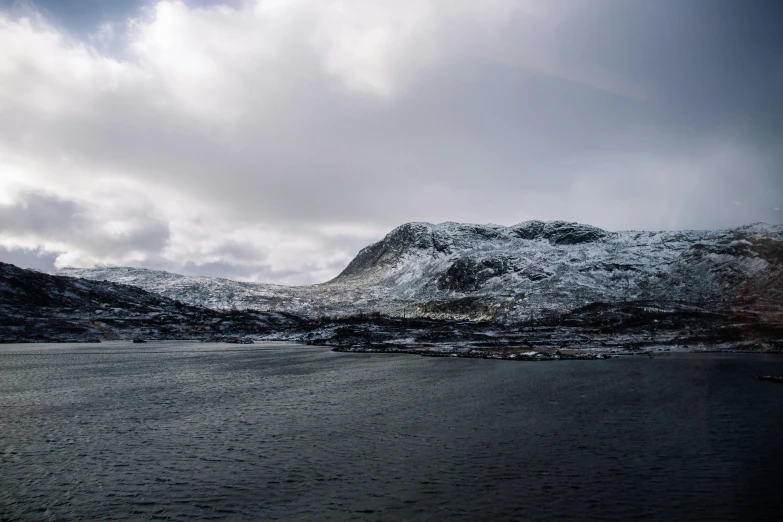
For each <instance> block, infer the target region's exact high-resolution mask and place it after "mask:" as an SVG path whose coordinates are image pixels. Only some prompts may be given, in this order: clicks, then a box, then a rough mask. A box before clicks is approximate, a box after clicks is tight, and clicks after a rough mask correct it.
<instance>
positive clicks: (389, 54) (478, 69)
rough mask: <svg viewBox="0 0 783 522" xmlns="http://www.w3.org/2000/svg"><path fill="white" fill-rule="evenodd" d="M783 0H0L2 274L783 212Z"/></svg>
mask: <svg viewBox="0 0 783 522" xmlns="http://www.w3.org/2000/svg"><path fill="white" fill-rule="evenodd" d="M781 20H783V2H779V1H778V0H772V1H765V0H753V1H747V0H733V1H729V0H656V1H654V2H652V1H649V0H578V1H577V0H548V1H546V2H542V1H539V0H535V1H532V0H518V1H517V0H484V1H481V2H476V1H472V0H470V1H467V0H465V1H463V0H396V1H395V2H389V1H373V0H342V1H331V0H229V1H217V0H214V1H210V0H185V1H175V0H142V1H138V0H124V1H117V0H72V1H68V0H33V1H17V0H0V261H5V262H11V263H14V264H17V265H19V266H22V267H29V268H36V269H39V270H53V269H55V268H63V267H69V266H73V267H90V266H105V265H109V266H111V265H116V266H137V267H145V268H154V269H163V270H169V271H172V272H177V273H184V274H189V275H206V276H216V277H227V278H231V279H239V280H247V281H258V282H268V283H279V284H296V285H298V284H310V283H317V282H323V281H326V280H329V279H330V278H332V277H334V276H335V275H337V274H338V273H339V272H340V271H341V270H342V269H343V268H344V267H345V266H346V265H347V263H348V262H349V261H350V260H351V259H352V258H353V256H355V255H356V253H357V252H358V251H359V250H360V249H361V248H362V247H364V246H366V245H368V244H370V243H372V242H374V241H377V240H379V239H381V238H382V237H383V236H384V235H385V234H386V233H388V232H389V231H390V230H391V229H393V228H394V227H396V226H398V225H401V224H403V223H407V222H411V221H428V222H435V223H437V222H443V221H458V222H471V223H496V224H501V225H513V224H516V223H519V222H522V221H526V220H529V219H542V220H555V219H561V220H567V221H577V222H580V223H588V224H591V225H595V226H599V227H602V228H605V229H607V230H659V229H686V228H687V229H715V228H725V227H734V226H740V225H744V224H748V223H753V222H759V221H762V222H767V223H771V224H780V223H782V222H783V218H781V211H780V208H782V207H783V31H780V21H781Z"/></svg>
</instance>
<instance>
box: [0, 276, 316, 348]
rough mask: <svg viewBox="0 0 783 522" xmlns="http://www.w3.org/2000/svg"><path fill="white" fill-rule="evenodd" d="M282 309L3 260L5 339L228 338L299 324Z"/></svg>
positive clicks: (1, 330)
mask: <svg viewBox="0 0 783 522" xmlns="http://www.w3.org/2000/svg"><path fill="white" fill-rule="evenodd" d="M300 323H301V321H299V320H298V319H297V318H295V317H291V316H286V315H283V314H276V313H249V312H233V313H220V312H217V311H215V310H211V309H207V308H200V307H195V306H191V305H187V304H184V303H182V302H179V301H174V300H171V299H168V298H165V297H162V296H160V295H158V294H155V293H151V292H147V291H146V290H142V289H141V288H137V287H134V286H128V285H123V284H117V283H110V282H103V281H90V280H87V279H76V278H73V277H66V276H53V275H49V274H43V273H40V272H36V271H34V270H24V269H21V268H18V267H16V266H14V265H10V264H7V263H0V342H30V341H41V342H51V341H79V342H84V341H96V340H99V339H133V338H145V339H214V338H217V339H227V338H232V337H236V336H246V335H252V336H261V335H266V334H269V333H270V332H283V331H286V330H287V329H291V328H294V327H299V326H300Z"/></svg>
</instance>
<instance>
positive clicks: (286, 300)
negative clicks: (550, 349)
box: [61, 221, 783, 321]
mask: <svg viewBox="0 0 783 522" xmlns="http://www.w3.org/2000/svg"><path fill="white" fill-rule="evenodd" d="M61 273H64V274H67V275H71V276H77V277H83V278H87V279H95V280H106V281H110V282H117V283H125V284H129V285H134V286H138V287H141V288H143V289H145V290H147V291H150V292H155V293H158V294H161V295H163V296H165V297H169V298H172V299H176V300H179V301H182V302H184V303H188V304H192V305H198V306H206V307H210V308H213V309H227V308H234V307H236V308H239V309H245V308H252V309H257V310H262V311H269V310H274V311H286V312H292V313H296V314H301V315H306V316H310V317H316V318H317V317H321V316H325V315H329V316H341V315H353V314H358V313H372V312H380V313H383V314H387V315H391V316H407V317H411V316H417V317H431V318H443V319H496V320H511V321H515V320H522V319H527V318H529V317H531V316H533V317H538V316H541V315H545V314H551V313H558V314H559V313H562V312H566V311H569V310H574V309H577V308H579V307H582V306H584V305H586V304H589V303H596V302H603V303H617V302H626V301H636V302H638V301H645V300H647V301H654V302H657V303H666V302H686V303H691V304H694V305H697V306H700V307H702V308H713V309H715V308H721V309H729V308H732V307H748V306H755V307H761V308H764V309H765V310H770V311H774V310H777V307H778V306H779V305H778V303H781V302H783V277H782V275H781V274H783V226H780V225H777V226H771V225H766V224H762V223H759V224H753V225H748V226H744V227H739V228H734V229H726V230H715V231H693V230H686V231H661V232H637V231H624V232H608V231H605V230H601V229H599V228H596V227H592V226H589V225H582V224H578V223H566V222H563V221H552V222H542V221H527V222H524V223H520V224H518V225H515V226H511V227H505V226H499V225H473V224H460V223H452V222H448V223H441V224H430V223H408V224H405V225H402V226H400V227H398V228H396V229H394V230H393V231H391V232H390V233H389V234H388V235H387V236H386V237H385V238H384V239H382V240H381V241H379V242H377V243H374V244H372V245H370V246H368V247H366V248H364V249H362V250H361V251H360V252H359V254H358V255H357V256H356V258H354V260H353V261H351V263H350V264H349V265H348V266H347V267H346V268H345V270H343V272H342V273H341V274H340V275H339V276H337V277H336V278H335V279H333V280H332V281H329V282H327V283H323V284H318V285H310V286H300V287H285V286H277V285H268V284H259V283H245V282H237V281H230V280H226V279H215V278H207V277H189V276H182V275H177V274H171V273H168V272H161V271H154V270H145V269H137V268H125V267H123V268H92V269H65V270H62V271H61Z"/></svg>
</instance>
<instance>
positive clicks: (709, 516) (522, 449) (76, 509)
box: [0, 342, 783, 520]
mask: <svg viewBox="0 0 783 522" xmlns="http://www.w3.org/2000/svg"><path fill="white" fill-rule="evenodd" d="M757 374H783V357H774V356H759V355H707V354H705V355H680V356H672V357H661V358H656V359H650V358H648V357H628V358H621V359H614V360H610V361H561V362H549V363H523V362H510V361H492V360H480V359H458V358H427V357H416V356H409V355H372V354H337V353H332V352H330V351H328V349H324V348H319V347H308V346H296V345H286V344H271V343H270V344H255V345H248V346H241V345H225V344H205V343H184V342H169V343H148V344H145V345H138V344H136V345H132V344H130V343H103V344H70V345H0V519H2V520H5V519H10V520H71V519H74V518H83V519H108V520H111V519H168V520H204V519H218V520H221V519H222V520H270V519H285V520H323V519H332V520H346V519H351V518H353V519H357V520H441V519H446V518H449V519H457V520H459V519H465V520H477V519H486V520H513V519H517V520H574V519H613V520H630V519H639V518H642V517H646V518H648V519H650V520H764V519H769V520H773V519H777V516H778V515H779V512H778V508H779V507H780V503H779V501H778V498H779V493H780V491H782V490H783V489H782V488H781V486H783V479H781V474H780V471H779V470H780V469H783V451H781V444H783V415H781V412H783V386H780V385H776V384H773V383H768V382H762V381H757V380H755V379H753V377H754V376H755V375H757Z"/></svg>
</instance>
